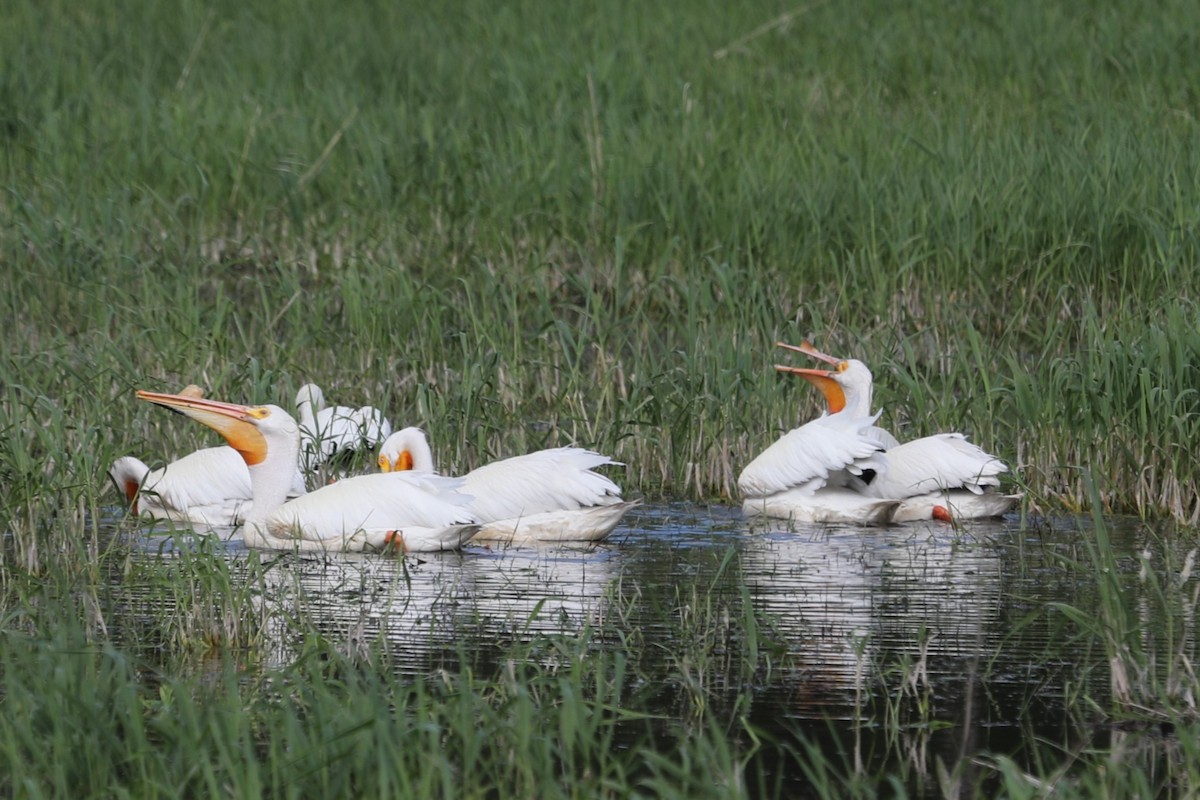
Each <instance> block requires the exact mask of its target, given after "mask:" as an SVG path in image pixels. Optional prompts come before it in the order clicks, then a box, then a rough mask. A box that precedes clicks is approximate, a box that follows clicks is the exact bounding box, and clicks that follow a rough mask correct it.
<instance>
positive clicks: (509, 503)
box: [464, 447, 621, 522]
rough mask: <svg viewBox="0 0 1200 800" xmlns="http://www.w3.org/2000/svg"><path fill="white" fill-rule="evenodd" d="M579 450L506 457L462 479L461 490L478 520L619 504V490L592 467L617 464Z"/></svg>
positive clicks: (486, 520)
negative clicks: (469, 497)
mask: <svg viewBox="0 0 1200 800" xmlns="http://www.w3.org/2000/svg"><path fill="white" fill-rule="evenodd" d="M616 463H617V462H615V461H613V460H612V459H611V458H609V457H608V456H604V455H600V454H599V453H594V452H592V451H591V450H584V449H582V448H579V447H558V448H553V449H550V450H539V451H537V452H536V453H529V454H528V455H523V456H516V457H514V458H506V459H504V460H502V461H495V462H493V463H491V464H487V465H485V466H482V467H480V468H478V469H476V470H473V471H472V472H470V473H468V474H467V475H466V476H464V480H465V481H466V485H465V488H464V491H465V492H466V493H467V494H469V495H472V496H473V497H474V498H475V500H474V502H473V503H472V504H471V507H472V508H473V509H474V511H475V513H476V514H477V515H478V516H479V519H480V520H481V521H483V522H495V521H497V520H509V519H514V518H517V517H528V516H529V515H531V514H542V513H545V512H548V511H569V510H573V509H578V508H588V507H590V506H601V505H611V504H614V503H619V502H621V488H620V487H619V486H617V485H616V484H615V483H613V482H612V481H611V480H610V479H609V478H608V477H607V476H605V475H601V474H600V473H598V472H593V470H594V469H595V468H596V467H602V466H605V465H607V464H616Z"/></svg>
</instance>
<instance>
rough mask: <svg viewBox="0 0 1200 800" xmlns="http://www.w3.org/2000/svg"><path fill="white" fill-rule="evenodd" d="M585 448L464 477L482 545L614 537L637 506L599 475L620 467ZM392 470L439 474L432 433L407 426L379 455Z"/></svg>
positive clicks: (540, 454) (506, 462) (545, 453)
mask: <svg viewBox="0 0 1200 800" xmlns="http://www.w3.org/2000/svg"><path fill="white" fill-rule="evenodd" d="M616 463H617V462H615V461H613V460H612V459H611V458H609V457H608V456H605V455H601V454H599V453H595V452H593V451H591V450H584V449H582V448H579V447H558V448H553V449H550V450H539V451H537V452H535V453H529V454H528V455H523V456H515V457H513V458H506V459H503V460H501V461H495V462H492V463H491V464H486V465H484V466H482V467H479V468H478V469H475V470H472V471H471V472H468V473H467V474H466V475H463V476H462V481H463V492H464V493H466V494H467V495H470V496H471V497H472V498H473V499H472V501H471V510H472V511H473V512H474V513H475V515H476V517H477V518H478V519H479V521H480V522H481V523H482V525H481V527H480V530H479V533H478V534H476V536H475V539H476V540H477V541H504V542H518V541H519V542H533V541H543V542H548V541H598V540H600V539H603V538H604V537H606V536H608V535H609V534H610V533H611V532H612V530H613V529H614V528H615V527H616V526H617V523H618V522H620V521H621V518H622V517H623V516H624V514H625V512H626V511H628V510H629V509H630V508H632V507H633V506H634V505H636V503H634V502H625V501H623V500H622V499H621V489H620V487H619V486H617V485H616V484H615V483H613V481H612V480H610V479H609V478H608V477H606V476H605V475H601V474H600V473H598V472H595V471H594V470H595V469H596V468H597V467H603V466H606V465H609V464H616ZM379 467H380V469H382V470H384V471H385V472H391V471H394V470H405V469H415V470H423V471H428V472H434V471H435V468H434V462H433V453H432V451H431V450H430V447H429V441H428V439H426V437H425V433H424V432H423V431H421V430H420V429H419V428H404V429H402V430H399V431H397V432H396V433H393V434H392V435H391V436H389V437H388V439H387V440H386V441H385V442H384V443H383V447H381V448H380V451H379Z"/></svg>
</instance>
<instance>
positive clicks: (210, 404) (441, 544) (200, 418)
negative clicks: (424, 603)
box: [137, 391, 478, 551]
mask: <svg viewBox="0 0 1200 800" xmlns="http://www.w3.org/2000/svg"><path fill="white" fill-rule="evenodd" d="M137 396H138V398H139V399H142V400H147V401H149V402H151V403H156V404H158V405H161V406H165V407H167V408H170V409H174V410H176V411H180V412H182V413H183V414H186V415H187V416H189V417H191V418H192V419H194V420H196V421H197V422H200V423H203V424H204V425H207V426H208V427H210V428H212V429H213V430H215V431H216V432H217V433H219V434H221V435H222V436H223V437H225V440H226V441H227V442H229V444H230V446H231V447H233V449H234V450H236V451H237V452H238V453H239V454H240V455H241V457H242V458H243V460H244V461H245V463H246V466H247V468H248V470H249V473H250V485H251V496H252V502H253V505H252V506H251V508H250V510H249V511H248V512H247V514H246V519H245V522H244V532H243V536H244V538H245V541H246V545H247V546H249V547H261V548H270V549H275V550H294V549H299V550H368V549H378V548H382V547H384V546H387V545H397V546H399V547H400V548H401V549H403V550H405V551H429V550H452V549H456V548H458V547H461V546H462V544H463V543H464V542H466V541H467V540H468V539H470V538H471V536H472V535H474V533H475V531H476V530H477V529H478V528H477V526H476V524H475V517H474V516H473V515H472V514H471V512H470V510H469V509H468V508H467V504H468V503H469V502H470V498H469V497H467V496H466V495H462V494H459V493H458V492H457V491H455V490H456V489H457V488H458V487H459V486H460V485H461V483H462V481H459V480H455V479H453V478H443V477H440V476H437V475H430V474H423V473H413V472H408V473H406V472H401V473H395V474H390V475H379V474H376V475H362V476H359V477H357V478H346V479H344V480H340V481H337V482H336V483H331V484H329V485H327V486H322V487H321V488H320V489H317V490H316V491H313V492H309V493H308V494H306V495H303V496H302V497H297V498H296V499H295V500H292V501H290V502H285V499H286V497H287V493H288V487H289V486H290V485H291V482H292V480H293V473H294V472H295V469H296V464H297V459H298V458H299V454H300V429H299V426H298V425H297V424H296V421H295V420H294V419H293V418H292V416H291V415H290V414H288V413H287V412H286V411H284V410H283V409H282V408H279V407H278V406H273V405H264V406H243V405H237V404H234V403H221V402H217V401H213V400H204V399H198V398H194V397H186V396H183V395H174V394H162V393H159V392H146V391H139V392H138V393H137Z"/></svg>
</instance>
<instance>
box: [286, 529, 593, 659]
mask: <svg viewBox="0 0 1200 800" xmlns="http://www.w3.org/2000/svg"><path fill="white" fill-rule="evenodd" d="M608 555H609V554H607V553H605V552H596V551H592V550H578V549H571V548H553V549H539V548H529V549H525V548H513V549H507V550H497V551H491V550H486V549H484V548H476V547H468V548H467V549H465V550H464V551H462V552H460V553H435V554H428V555H425V556H422V557H421V558H413V557H409V558H405V559H399V558H395V557H387V556H380V555H372V554H362V553H339V554H329V555H315V556H312V555H305V556H290V555H289V556H284V557H280V558H278V560H277V561H276V562H275V563H274V564H272V565H271V567H270V569H268V570H267V572H266V575H265V579H264V580H265V584H266V589H265V591H264V592H263V594H262V602H263V603H264V604H266V605H267V606H269V607H270V608H272V609H281V608H282V609H292V610H293V613H292V614H274V615H272V616H271V617H270V619H271V622H270V626H269V629H270V632H271V637H270V638H271V641H272V643H273V644H274V648H273V650H272V652H271V658H270V661H269V666H276V667H278V666H283V665H286V664H288V663H290V662H291V661H292V660H294V659H295V657H296V655H297V653H298V650H299V648H300V647H301V645H302V642H301V641H300V639H299V636H300V635H301V634H302V632H304V631H307V630H317V631H320V632H321V633H322V634H323V635H325V636H327V637H330V638H332V639H333V640H335V641H337V642H339V643H341V645H342V646H343V647H345V648H346V649H347V650H349V651H352V652H354V653H355V654H357V655H363V656H365V655H366V654H367V653H368V651H369V650H370V648H371V647H374V646H377V645H381V646H382V647H383V649H384V650H386V651H387V652H388V653H389V655H390V657H391V661H392V663H394V664H395V665H396V666H397V669H399V670H400V671H401V672H413V673H420V672H425V671H428V669H429V668H430V667H432V666H436V665H439V664H441V663H442V662H443V660H445V659H447V658H448V659H455V658H457V657H459V656H460V655H462V653H463V652H464V651H465V652H467V653H470V652H471V651H475V650H478V649H481V648H484V647H487V646H488V645H490V644H491V643H494V642H495V641H496V640H497V639H498V638H500V637H505V638H507V637H509V636H511V635H512V634H513V633H514V632H517V633H519V634H520V635H521V636H523V637H532V636H534V635H536V634H540V633H542V634H544V633H551V634H561V633H574V632H577V631H579V630H580V629H582V628H583V626H584V625H586V624H589V623H591V622H594V621H595V620H596V619H597V618H598V617H599V616H600V615H602V614H603V613H604V598H605V595H606V591H607V588H608V586H609V584H610V582H611V581H612V580H613V577H614V571H613V563H612V559H611V558H609V557H608Z"/></svg>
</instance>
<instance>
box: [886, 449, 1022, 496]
mask: <svg viewBox="0 0 1200 800" xmlns="http://www.w3.org/2000/svg"><path fill="white" fill-rule="evenodd" d="M886 458H887V469H886V470H885V471H883V472H882V473H880V474H878V475H877V476H876V477H875V480H873V481H872V482H871V483H870V485H869V486H867V487H866V488H865V489H864V490H863V492H864V493H865V494H868V495H870V496H872V497H889V498H894V499H904V498H906V497H913V496H916V495H921V494H926V493H929V492H937V491H943V490H947V489H967V490H969V491H971V492H972V493H974V494H981V493H982V492H983V491H984V490H985V489H987V488H988V487H990V486H999V485H1000V478H999V477H998V476H999V475H1000V474H1001V473H1003V472H1007V471H1008V467H1007V466H1006V465H1005V464H1004V462H1003V461H1001V460H1000V459H998V458H996V457H995V456H993V455H991V454H989V453H986V452H984V451H983V449H982V448H980V447H979V446H978V445H974V444H972V443H970V442H968V441H967V437H966V436H964V435H963V434H961V433H939V434H936V435H934V436H926V437H924V438H922V439H914V440H913V441H911V442H905V443H904V444H902V445H899V446H897V447H893V448H892V449H890V450H888V451H887V456H886Z"/></svg>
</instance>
